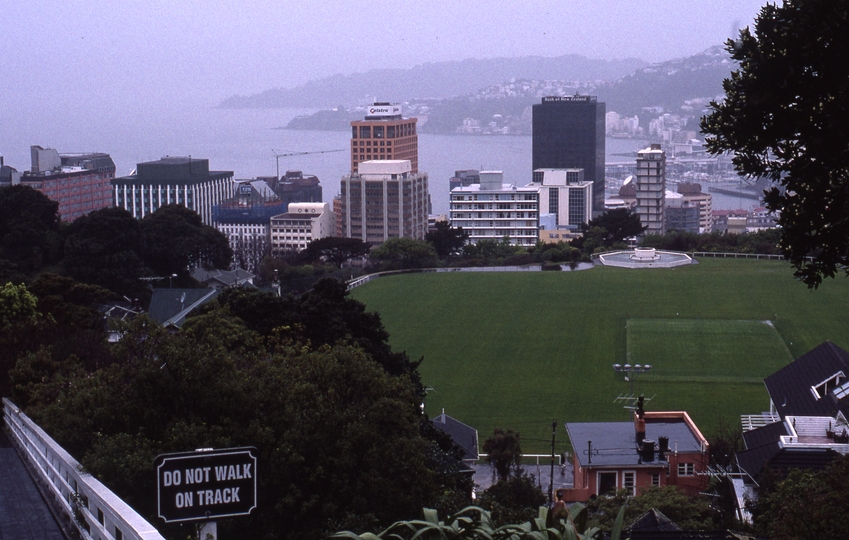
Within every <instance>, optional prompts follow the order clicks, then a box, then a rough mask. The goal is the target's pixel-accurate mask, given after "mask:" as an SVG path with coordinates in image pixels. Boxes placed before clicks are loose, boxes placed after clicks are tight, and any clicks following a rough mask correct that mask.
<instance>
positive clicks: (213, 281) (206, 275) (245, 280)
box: [192, 268, 255, 288]
mask: <svg viewBox="0 0 849 540" xmlns="http://www.w3.org/2000/svg"><path fill="white" fill-rule="evenodd" d="M192 277H193V278H194V279H196V280H198V281H200V282H201V283H203V284H204V285H206V286H207V287H213V288H218V287H232V286H239V285H244V284H249V283H250V280H252V279H253V278H254V277H255V276H254V274H252V273H251V272H248V271H247V270H244V269H242V268H237V269H235V270H219V269H212V270H206V269H204V268H196V269H195V270H194V271H192Z"/></svg>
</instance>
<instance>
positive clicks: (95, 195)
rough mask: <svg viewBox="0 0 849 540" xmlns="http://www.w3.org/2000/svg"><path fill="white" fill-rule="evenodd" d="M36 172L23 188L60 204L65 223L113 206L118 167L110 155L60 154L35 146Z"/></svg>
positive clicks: (24, 178)
mask: <svg viewBox="0 0 849 540" xmlns="http://www.w3.org/2000/svg"><path fill="white" fill-rule="evenodd" d="M30 152H31V155H32V168H31V169H30V171H28V172H25V173H24V174H23V175H21V184H23V185H27V186H30V187H32V188H33V189H37V190H38V191H40V192H42V193H44V194H45V195H46V196H47V197H48V198H49V199H51V200H53V201H56V202H58V203H59V214H60V215H61V216H62V221H65V222H71V221H73V220H75V219H76V218H78V217H80V216H82V215H85V214H88V213H89V212H92V211H94V210H99V209H101V208H107V207H110V206H112V185H111V182H112V179H113V178H115V163H114V162H113V161H112V158H111V157H110V156H109V154H103V153H92V154H61V155H60V154H59V153H58V152H57V151H56V150H54V149H52V148H42V147H40V146H31V147H30Z"/></svg>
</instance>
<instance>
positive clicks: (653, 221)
mask: <svg viewBox="0 0 849 540" xmlns="http://www.w3.org/2000/svg"><path fill="white" fill-rule="evenodd" d="M636 177H637V178H636V188H637V215H638V216H640V223H642V225H643V226H644V227H645V228H646V230H645V233H644V234H663V233H664V232H666V227H665V218H664V211H665V210H666V152H664V151H663V150H661V148H660V145H659V144H653V145H651V147H649V148H646V149H644V150H640V151H639V152H637V175H636Z"/></svg>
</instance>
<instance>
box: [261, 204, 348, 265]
mask: <svg viewBox="0 0 849 540" xmlns="http://www.w3.org/2000/svg"><path fill="white" fill-rule="evenodd" d="M335 232H336V216H335V215H334V214H333V211H332V210H331V209H330V203H310V202H297V203H289V208H288V209H287V212H286V213H285V214H280V215H277V216H274V217H272V218H271V252H272V254H273V255H281V254H283V253H287V252H298V251H301V250H303V249H305V248H306V247H307V244H309V243H310V242H312V241H313V240H318V239H319V238H325V237H327V236H333V234H334V233H335Z"/></svg>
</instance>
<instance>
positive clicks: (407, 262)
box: [369, 238, 439, 270]
mask: <svg viewBox="0 0 849 540" xmlns="http://www.w3.org/2000/svg"><path fill="white" fill-rule="evenodd" d="M369 259H370V260H371V261H372V262H375V263H377V264H378V265H379V266H380V268H381V270H402V269H408V268H433V267H435V266H436V265H437V264H438V263H439V260H438V257H437V254H436V250H435V249H434V248H433V246H432V245H431V244H429V243H428V242H425V241H424V240H415V239H413V238H390V239H389V240H387V241H386V242H384V243H382V244H381V245H379V246H377V247H376V248H374V249H372V250H371V254H370V255H369Z"/></svg>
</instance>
